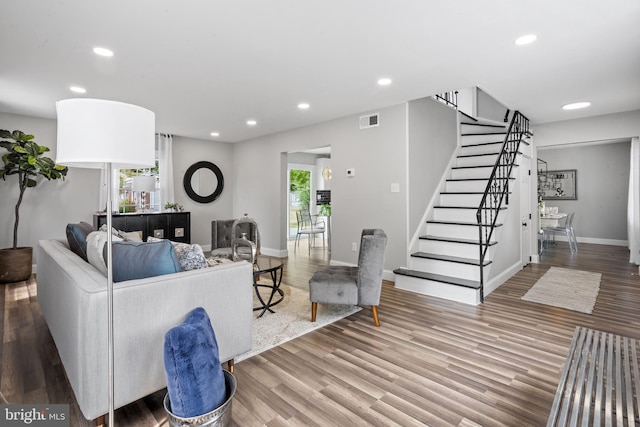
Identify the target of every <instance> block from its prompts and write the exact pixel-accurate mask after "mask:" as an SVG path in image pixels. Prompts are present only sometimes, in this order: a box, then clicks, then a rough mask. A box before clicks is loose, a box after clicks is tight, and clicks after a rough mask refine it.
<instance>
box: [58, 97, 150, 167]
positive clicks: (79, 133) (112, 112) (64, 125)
mask: <svg viewBox="0 0 640 427" xmlns="http://www.w3.org/2000/svg"><path fill="white" fill-rule="evenodd" d="M56 111H57V113H58V145H57V150H56V151H57V157H56V163H59V164H62V165H66V166H73V167H81V168H102V167H103V166H104V165H105V163H111V164H112V165H113V167H114V168H116V169H128V168H143V167H152V166H155V114H154V113H153V112H151V111H149V110H147V109H145V108H142V107H138V106H136V105H131V104H125V103H122V102H117V101H107V100H102V99H88V98H73V99H64V100H62V101H58V102H56Z"/></svg>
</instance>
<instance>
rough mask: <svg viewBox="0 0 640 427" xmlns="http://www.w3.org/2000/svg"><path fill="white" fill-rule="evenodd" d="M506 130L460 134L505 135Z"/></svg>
mask: <svg viewBox="0 0 640 427" xmlns="http://www.w3.org/2000/svg"><path fill="white" fill-rule="evenodd" d="M506 134H507V132H471V133H461V134H460V136H478V135H506Z"/></svg>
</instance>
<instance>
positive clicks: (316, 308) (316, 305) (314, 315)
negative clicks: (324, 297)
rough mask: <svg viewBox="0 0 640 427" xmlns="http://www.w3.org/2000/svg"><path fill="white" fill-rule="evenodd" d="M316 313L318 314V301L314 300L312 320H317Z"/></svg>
mask: <svg viewBox="0 0 640 427" xmlns="http://www.w3.org/2000/svg"><path fill="white" fill-rule="evenodd" d="M316 314H318V303H317V302H312V303H311V321H312V322H315V321H316Z"/></svg>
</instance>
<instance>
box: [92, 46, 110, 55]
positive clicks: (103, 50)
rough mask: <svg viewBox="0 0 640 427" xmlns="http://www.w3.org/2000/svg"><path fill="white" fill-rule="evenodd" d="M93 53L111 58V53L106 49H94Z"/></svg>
mask: <svg viewBox="0 0 640 427" xmlns="http://www.w3.org/2000/svg"><path fill="white" fill-rule="evenodd" d="M93 53H95V54H96V55H100V56H113V51H111V50H109V49H106V48H104V47H94V48H93Z"/></svg>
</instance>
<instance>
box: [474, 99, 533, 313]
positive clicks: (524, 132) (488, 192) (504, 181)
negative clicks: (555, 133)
mask: <svg viewBox="0 0 640 427" xmlns="http://www.w3.org/2000/svg"><path fill="white" fill-rule="evenodd" d="M528 135H530V132H529V119H528V118H527V117H525V116H524V115H523V114H522V113H520V111H515V112H514V113H513V117H512V118H511V122H510V123H509V128H508V130H507V134H506V135H505V137H504V142H503V143H502V148H501V149H500V154H498V158H497V159H496V162H495V164H494V166H493V170H492V171H491V175H490V177H489V181H488V182H487V187H486V188H485V190H484V194H483V195H482V200H481V201H480V206H479V207H478V210H477V211H476V220H477V221H478V231H479V236H480V240H479V243H480V245H479V247H480V302H484V260H485V258H486V256H487V252H488V250H489V246H490V245H489V243H490V242H491V237H492V236H493V230H494V229H495V227H496V221H497V219H498V213H499V212H500V209H501V207H502V203H503V201H505V200H506V204H507V205H508V204H509V177H510V176H511V171H512V169H513V165H514V164H515V160H516V157H517V155H518V152H519V150H520V143H521V142H522V140H523V139H524V138H525V136H528Z"/></svg>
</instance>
